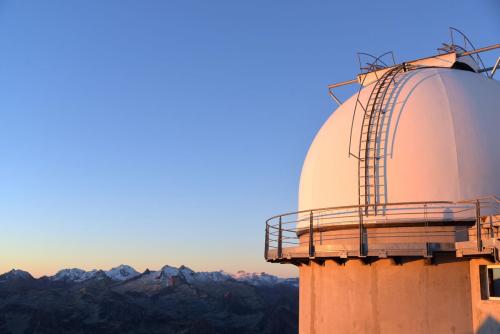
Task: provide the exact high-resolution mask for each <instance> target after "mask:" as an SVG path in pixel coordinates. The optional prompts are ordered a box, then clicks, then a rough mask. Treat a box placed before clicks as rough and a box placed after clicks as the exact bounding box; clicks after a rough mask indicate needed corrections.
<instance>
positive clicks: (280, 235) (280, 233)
mask: <svg viewBox="0 0 500 334" xmlns="http://www.w3.org/2000/svg"><path fill="white" fill-rule="evenodd" d="M281 225H282V223H281V216H280V221H279V225H278V226H279V229H278V259H281V258H282V257H283V229H282V228H281Z"/></svg>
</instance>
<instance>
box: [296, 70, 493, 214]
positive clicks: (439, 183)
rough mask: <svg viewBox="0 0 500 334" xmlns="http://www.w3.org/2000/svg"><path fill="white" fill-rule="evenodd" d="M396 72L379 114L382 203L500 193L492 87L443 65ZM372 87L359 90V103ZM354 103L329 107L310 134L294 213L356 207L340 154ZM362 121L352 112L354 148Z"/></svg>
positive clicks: (350, 165) (352, 181) (351, 164)
mask: <svg viewBox="0 0 500 334" xmlns="http://www.w3.org/2000/svg"><path fill="white" fill-rule="evenodd" d="M402 75H403V77H402V78H400V80H399V84H398V86H397V87H396V89H395V91H394V94H396V95H395V102H396V103H395V104H394V108H392V110H389V111H388V113H387V116H388V117H389V118H388V130H387V133H386V134H385V136H386V137H385V149H386V157H385V173H386V175H385V176H384V182H385V194H384V200H383V201H384V202H392V203H394V202H407V201H441V200H444V201H457V200H463V199H470V198H477V197H481V196H487V195H498V194H500V178H498V171H499V170H500V149H499V147H498V146H499V145H500V140H499V130H500V129H499V126H500V83H499V82H498V81H495V80H491V79H488V78H485V77H484V76H482V75H480V74H477V73H474V72H469V71H462V70H456V69H448V68H427V69H420V70H415V71H410V72H407V73H404V74H402ZM373 86H374V84H372V85H370V86H368V87H366V88H364V89H363V91H362V92H361V100H362V101H363V103H366V100H367V99H368V96H369V93H370V91H371V90H372V89H373ZM355 101H356V96H353V97H351V98H350V99H349V100H347V101H346V102H345V103H344V104H342V105H341V106H340V107H339V108H338V109H337V110H335V111H334V112H333V114H332V115H331V116H330V117H329V119H328V120H327V121H326V123H325V124H324V125H323V127H322V128H321V130H320V131H319V132H318V134H317V135H316V138H315V139H314V141H313V143H312V145H311V147H310V149H309V152H308V154H307V157H306V159H305V162H304V165H303V169H302V175H301V180H300V190H299V210H309V209H315V208H323V207H331V206H347V205H357V204H358V201H359V196H358V188H359V185H358V162H357V159H355V158H353V157H349V155H348V152H349V139H350V132H351V123H352V120H353V110H354V105H355ZM362 117H363V113H362V112H357V113H356V116H355V120H354V124H355V125H354V129H353V131H352V143H351V148H353V149H354V150H356V149H357V147H358V143H359V131H360V128H359V127H360V125H359V124H361V119H362Z"/></svg>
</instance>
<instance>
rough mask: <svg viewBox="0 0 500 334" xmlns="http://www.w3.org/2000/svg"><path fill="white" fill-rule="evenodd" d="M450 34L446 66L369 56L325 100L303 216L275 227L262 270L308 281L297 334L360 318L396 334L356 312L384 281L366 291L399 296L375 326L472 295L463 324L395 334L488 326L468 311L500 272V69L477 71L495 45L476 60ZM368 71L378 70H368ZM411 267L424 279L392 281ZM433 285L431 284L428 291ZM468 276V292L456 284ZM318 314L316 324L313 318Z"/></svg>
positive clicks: (467, 45)
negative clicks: (284, 266)
mask: <svg viewBox="0 0 500 334" xmlns="http://www.w3.org/2000/svg"><path fill="white" fill-rule="evenodd" d="M450 31H451V32H452V34H451V36H452V42H451V43H450V44H444V45H443V47H441V48H440V49H439V51H440V53H439V54H437V55H434V56H431V57H427V58H421V59H417V60H411V61H407V62H402V63H400V64H396V63H395V62H394V61H393V63H392V64H391V65H388V64H387V62H384V61H383V59H384V57H385V58H387V57H388V56H389V57H390V56H392V53H386V54H385V55H384V56H382V57H372V56H369V55H367V54H360V55H359V59H360V71H361V73H359V75H358V76H357V77H356V79H353V80H349V81H345V82H341V83H339V84H333V85H330V86H329V90H330V95H331V96H332V98H333V99H334V100H335V101H336V102H337V103H338V104H339V107H338V108H337V110H336V111H335V112H334V113H333V114H332V115H331V116H330V117H329V119H328V120H327V121H326V123H325V124H324V125H323V127H322V128H321V130H320V131H319V132H318V134H317V135H316V138H315V139H314V141H313V143H312V145H311V147H310V149H309V152H308V154H307V157H306V159H305V162H304V165H303V169H302V174H301V179H300V190H299V208H298V211H297V212H292V213H286V214H281V215H277V216H274V217H272V218H270V219H269V220H267V222H266V240H265V257H266V260H268V261H270V262H279V263H293V264H296V265H298V266H299V267H300V280H301V283H300V289H301V294H300V296H301V302H300V306H301V310H300V314H301V315H300V321H301V324H300V328H301V332H306V333H307V332H325V333H327V332H328V328H329V327H328V326H330V325H332V321H334V320H333V319H335V321H336V326H339V327H338V328H346V329H347V328H352V327H350V326H352V321H353V319H354V318H355V319H357V320H356V321H358V324H359V323H362V324H363V326H365V327H364V328H365V329H366V330H368V331H369V332H373V331H374V329H377V328H378V329H379V330H381V331H383V332H392V331H396V330H395V329H394V330H393V328H392V327H391V325H387V326H386V327H383V328H381V327H380V322H381V321H382V322H383V321H384V319H381V318H380V317H376V316H373V315H371V316H368V315H363V314H361V315H360V314H359V312H358V311H356V307H359V308H360V309H362V308H364V307H365V306H362V304H366V298H364V297H365V296H364V294H363V293H361V292H360V291H362V288H361V287H363V286H364V284H368V281H370V280H373V279H375V280H376V278H377V277H378V275H382V274H383V273H387V274H388V275H389V276H388V277H387V279H386V280H385V281H384V282H378V281H377V282H378V283H370V284H374V285H372V287H371V288H369V289H368V290H366V291H365V292H366V293H370V294H372V295H378V294H379V293H380V291H379V289H384V290H388V289H391V290H394V291H393V293H392V294H391V293H386V294H385V295H384V297H377V298H376V301H375V303H378V304H377V309H378V311H377V312H379V313H384V310H386V311H387V312H389V310H390V311H391V312H392V311H393V309H394V311H395V310H396V308H394V305H393V304H394V303H395V302H396V301H397V298H398V297H397V296H398V294H403V295H404V294H407V295H408V296H412V297H411V298H414V299H415V302H417V301H418V300H420V299H419V298H424V297H425V298H427V302H429V301H430V300H433V301H436V302H437V300H434V299H435V298H438V299H442V298H445V295H447V294H453V293H455V292H457V291H458V292H459V294H460V290H461V289H462V290H463V289H468V290H467V291H469V295H467V296H465V295H466V293H465V290H464V291H463V293H461V295H462V297H460V298H458V297H457V298H458V299H457V300H454V299H453V298H450V301H451V302H453V303H455V304H456V303H461V304H463V305H464V306H463V307H464V310H463V312H461V311H457V312H455V313H453V314H452V313H450V312H445V311H442V312H441V311H440V312H438V311H435V312H437V313H435V314H438V315H439V316H440V317H441V318H442V319H444V321H442V324H444V325H442V324H440V325H432V324H429V323H428V321H429V316H428V315H422V319H420V320H421V322H420V323H419V324H420V325H419V326H421V325H422V324H426V325H425V326H427V327H425V328H424V327H408V326H410V325H411V323H412V321H410V320H408V321H406V322H404V320H400V322H397V321H396V323H398V324H399V327H397V328H399V330H401V331H400V332H410V331H411V328H422V329H423V330H424V329H427V331H428V332H443V328H445V327H446V326H448V328H449V326H455V328H458V329H460V330H463V332H470V331H472V329H473V328H474V329H477V328H479V327H480V326H481V323H482V322H484V320H485V317H486V316H485V314H489V313H484V312H483V313H481V312H475V311H474V306H472V307H471V305H474V303H475V301H474V297H473V295H474V293H473V292H472V290H473V289H476V290H477V291H478V293H479V292H480V291H482V292H481V298H483V299H485V300H492V299H491V298H496V294H497V293H498V297H500V267H499V268H498V272H497V270H494V268H493V267H491V268H493V269H491V268H490V269H491V270H490V269H488V268H489V267H488V265H494V264H498V263H499V262H500V260H499V254H500V205H499V204H500V200H499V198H498V196H500V177H499V175H498V172H499V171H500V149H498V147H497V143H498V139H497V138H498V127H499V125H500V112H499V111H500V110H499V106H500V83H499V82H498V81H496V80H494V79H493V78H494V75H495V72H496V70H497V68H498V67H499V66H500V57H499V58H498V60H497V61H496V63H495V64H492V66H490V67H486V66H485V65H484V63H483V61H482V59H481V58H480V55H481V54H482V53H483V52H487V51H492V50H498V49H500V44H495V45H491V46H488V47H484V48H480V49H475V48H474V47H473V45H472V43H471V42H470V41H469V40H468V38H467V37H466V36H465V35H463V34H462V33H460V32H459V31H458V30H456V29H454V28H451V30H450ZM458 37H460V42H461V43H459V42H458ZM366 57H369V58H370V57H371V58H372V61H371V62H369V63H362V61H361V59H364V58H366ZM390 58H392V60H394V58H393V57H390ZM348 84H358V85H359V90H358V93H356V94H355V95H353V96H352V97H350V98H349V99H348V100H347V101H345V102H344V103H341V101H340V100H339V98H338V97H337V96H336V95H335V90H336V89H337V88H338V87H341V86H344V85H348ZM351 260H352V261H351ZM353 261H354V262H355V263H361V264H363V265H365V266H368V267H367V268H361V267H356V265H355V264H353V263H354V262H353ZM378 261H380V262H379V263H377V264H375V263H376V262H378ZM411 261H417V262H415V263H420V264H421V265H416V264H415V263H414V264H413V266H414V267H412V266H409V265H403V266H401V267H399V266H396V267H394V265H397V264H404V263H408V262H411ZM478 261H479V262H478ZM429 264H434V265H435V266H428V265H429ZM338 266H341V267H338ZM415 266H416V267H415ZM424 266H426V267H424ZM427 266H428V267H427ZM485 266H486V267H485ZM483 267H484V268H486V269H484V268H483ZM349 268H350V269H349ZM475 271H477V275H476V274H475ZM473 272H474V274H473ZM488 272H491V274H488ZM409 273H413V274H412V278H411V279H408V274H409ZM424 273H425V277H426V278H428V279H429V280H430V281H432V282H427V281H425V282H423V281H422V277H420V279H419V275H424ZM465 274H467V277H468V278H467V279H466V280H463V281H456V279H455V278H456V275H462V276H463V275H465ZM474 275H476V276H477V277H476V276H474ZM481 275H482V276H481ZM488 275H490V276H491V278H489V283H488ZM495 275H498V279H496V278H494V277H496V276H495ZM346 276H348V277H349V279H348V280H347V283H346V281H345V280H346ZM415 279H417V281H415ZM443 280H444V281H448V282H449V284H450V288H449V290H447V289H446V288H441V289H440V290H439V291H438V292H430V291H431V290H432V289H430V290H429V288H428V285H432V286H433V287H434V286H435V285H436V282H439V284H441V283H442V281H443ZM483 281H484V282H483ZM497 281H498V284H499V287H498V288H497V289H498V291H497V290H495V285H494V284H496V283H495V282H497ZM327 282H328V284H327ZM481 282H482V285H481ZM488 284H489V285H490V286H487V285H488ZM476 285H477V286H476ZM491 286H493V287H491ZM416 287H420V288H422V289H427V290H429V292H428V293H423V294H421V296H417V295H415V296H413V294H412V293H411V292H409V291H408V289H413V290H414V289H415V288H416ZM427 290H426V291H427ZM432 291H433V290H432ZM332 293H334V294H335V298H344V299H345V298H347V299H349V304H350V305H351V308H348V310H346V309H345V308H342V309H339V307H338V306H335V305H338V304H333V303H334V302H333V301H330V302H329V300H332V298H333V296H332V295H331V294H332ZM443 293H444V295H443ZM422 296H423V297H422ZM335 298H334V299H335ZM481 298H480V300H483V299H481ZM315 303H319V304H318V305H322V308H321V309H322V312H321V314H315V313H316V312H317V311H316V312H315V311H314V310H317V308H316V306H317V305H316V304H315ZM406 306H407V308H408V310H407V313H408V314H407V315H406V316H403V317H401V319H406V318H407V317H408V318H409V317H410V316H411V317H413V318H415V314H414V311H415V310H413V311H412V309H413V308H415V307H417V305H416V304H415V305H414V304H412V302H409V303H407V304H406ZM483 306H484V305H483ZM489 306H490V309H488V310H489V311H488V312H490V311H491V304H490V305H489ZM425 307H429V306H428V305H425ZM481 307H482V306H481ZM466 309H468V310H469V311H467V310H466ZM326 310H329V311H326ZM431 310H432V308H430V311H431ZM471 310H472V311H471ZM493 310H495V312H497V315H498V317H497V318H494V319H495V321H496V323H495V322H493V323H492V324H490V325H491V326H493V327H495V326H497V325H498V327H495V328H498V329H499V330H500V322H499V321H500V302H499V303H498V304H495V305H493ZM464 312H465V313H464ZM467 312H469V313H467ZM336 314H337V316H336ZM426 314H427V313H426ZM325 317H326V318H325ZM413 318H412V319H413ZM417 318H418V317H417ZM325 319H329V320H325ZM463 319H466V320H463ZM469 320H470V321H469ZM305 322H306V324H304V323H305ZM377 326H378V327H377ZM443 326H445V327H443ZM493 327H492V328H493ZM312 329H314V330H312ZM382 329H383V330H382ZM424 331H426V330H424ZM417 332H418V330H417Z"/></svg>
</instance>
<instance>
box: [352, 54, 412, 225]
mask: <svg viewBox="0 0 500 334" xmlns="http://www.w3.org/2000/svg"><path fill="white" fill-rule="evenodd" d="M406 70H407V65H406V64H404V63H403V64H401V65H397V66H394V67H392V68H390V69H388V70H387V72H385V73H384V74H383V75H382V76H381V77H380V78H378V79H377V81H376V82H375V86H374V87H373V90H372V91H371V93H370V96H369V98H368V101H367V103H366V105H365V106H363V104H362V103H361V101H360V100H359V94H358V98H357V101H356V104H359V105H361V107H362V110H363V112H364V115H363V120H362V125H361V131H360V138H359V147H358V178H359V182H358V183H359V205H360V206H363V211H364V215H365V216H368V215H369V214H370V213H373V214H374V215H377V214H378V209H379V204H381V203H384V202H385V183H384V180H385V155H386V145H385V144H386V143H385V142H386V134H387V131H388V117H386V111H387V110H390V109H391V108H392V107H393V105H394V103H395V98H394V96H393V94H392V93H393V91H394V89H395V87H396V85H397V76H398V74H399V73H400V72H401V71H406ZM371 206H373V212H370V207H371Z"/></svg>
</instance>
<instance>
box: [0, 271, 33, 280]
mask: <svg viewBox="0 0 500 334" xmlns="http://www.w3.org/2000/svg"><path fill="white" fill-rule="evenodd" d="M32 279H34V278H33V276H31V274H30V273H29V272H27V271H24V270H19V269H12V270H11V271H9V272H6V273H5V274H2V275H0V282H5V281H14V280H16V281H18V280H32Z"/></svg>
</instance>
